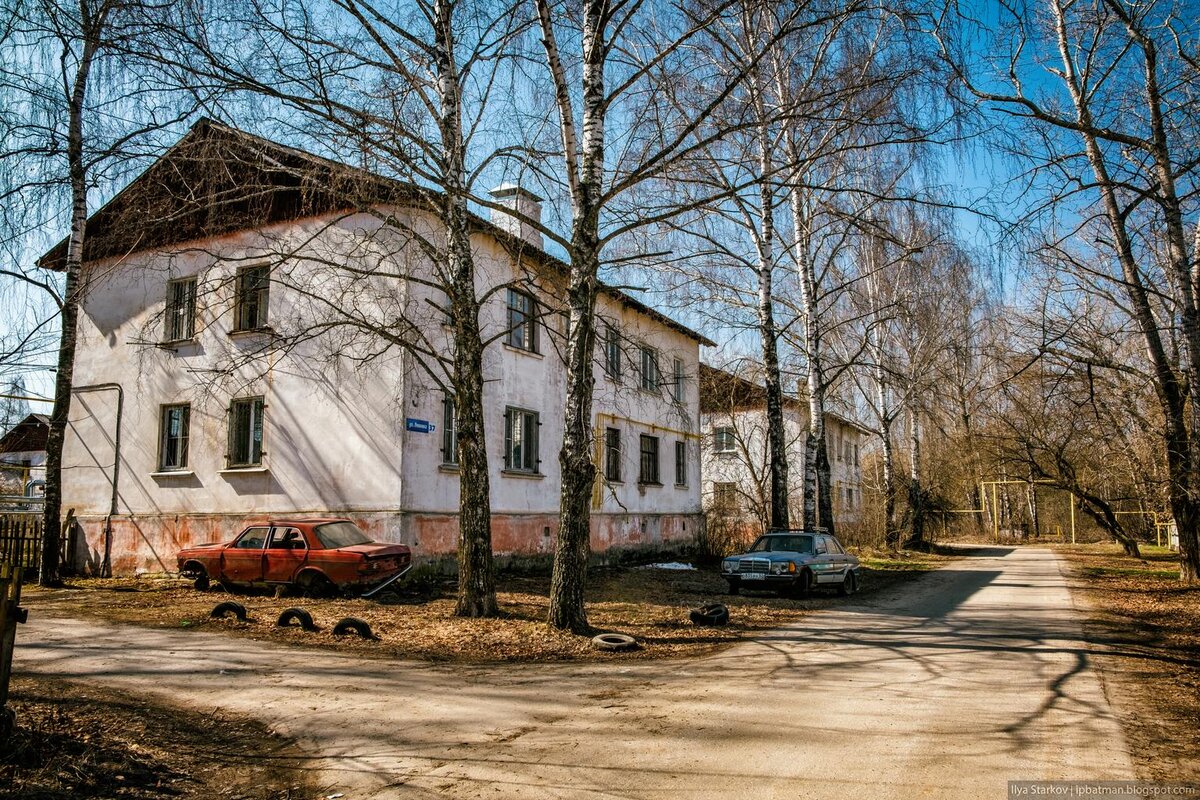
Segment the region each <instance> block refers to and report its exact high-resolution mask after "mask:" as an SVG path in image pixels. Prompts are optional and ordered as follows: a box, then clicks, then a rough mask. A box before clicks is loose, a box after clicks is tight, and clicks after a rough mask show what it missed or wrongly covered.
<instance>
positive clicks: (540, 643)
mask: <svg viewBox="0 0 1200 800" xmlns="http://www.w3.org/2000/svg"><path fill="white" fill-rule="evenodd" d="M947 560H948V557H947V556H940V555H929V554H921V553H902V554H888V555H880V554H864V555H863V563H864V566H865V570H864V577H863V580H862V591H861V592H860V594H862V595H864V596H870V595H871V594H873V593H875V592H878V591H881V590H883V589H886V588H889V587H891V586H894V585H896V584H898V583H902V582H904V581H908V580H912V579H913V578H915V577H917V576H919V575H921V574H922V573H924V572H926V571H928V570H930V569H932V568H934V567H937V566H940V565H942V564H944V563H946V561H947ZM590 577H591V585H590V587H589V595H588V596H589V599H590V602H589V603H588V617H589V620H590V621H591V623H592V625H593V626H594V627H595V628H596V629H597V632H601V631H604V632H609V631H612V632H620V633H626V634H629V635H631V636H633V637H635V638H636V639H637V640H638V642H639V644H640V647H639V649H638V650H637V651H635V652H633V653H623V654H620V655H615V654H609V653H603V652H601V651H597V650H595V649H593V648H592V647H591V643H590V638H589V637H586V636H576V635H573V634H570V633H564V632H562V631H557V630H554V629H552V628H550V627H548V626H547V625H546V624H545V623H544V620H545V618H546V612H547V609H548V602H549V601H548V599H547V598H548V591H549V579H548V578H546V577H507V578H502V579H501V580H500V584H499V593H498V601H499V606H500V610H501V617H500V618H499V619H486V620H481V619H461V618H458V617H455V616H454V615H453V610H454V600H453V591H454V586H453V584H440V585H435V586H432V587H425V590H424V591H423V592H421V593H417V592H416V591H415V590H414V591H411V592H410V593H409V594H408V595H406V596H400V597H396V598H393V599H392V600H391V602H389V603H386V604H385V603H380V602H374V601H367V600H315V599H309V598H298V597H290V598H289V597H278V598H277V597H273V596H271V595H264V594H244V593H243V594H237V595H233V596H231V595H229V594H226V593H224V592H219V591H218V592H198V591H196V590H195V589H193V588H192V587H191V585H190V584H189V583H187V582H185V581H182V580H177V579H169V578H168V579H163V578H137V579H108V580H99V579H87V580H84V579H77V580H71V581H69V582H68V585H67V588H64V589H57V590H43V589H39V588H37V587H29V588H28V589H27V590H26V594H25V597H24V598H23V600H24V603H25V604H26V605H27V606H28V607H29V609H30V613H31V614H39V615H46V616H57V617H67V616H69V617H93V618H99V619H102V620H105V621H110V622H121V623H129V624H135V625H147V626H152V627H164V628H183V629H195V630H206V631H220V632H223V633H228V634H230V635H234V636H246V637H250V638H253V639H270V640H274V641H278V642H285V643H288V644H296V645H303V646H306V647H329V648H336V649H338V650H340V651H343V652H357V653H361V654H364V655H377V656H380V657H386V658H415V659H422V660H430V661H469V662H497V661H568V660H571V661H573V660H604V659H612V658H621V659H629V658H635V659H636V658H664V657H667V658H671V657H682V656H695V655H702V654H704V653H708V652H712V651H713V650H715V649H717V648H720V647H722V646H724V645H727V644H729V643H732V642H734V641H737V640H738V639H741V638H743V637H745V636H748V635H753V634H755V633H759V632H762V631H767V630H772V629H774V628H778V627H780V626H784V625H787V624H789V623H792V622H795V621H796V620H798V619H800V618H802V617H803V616H804V615H806V614H808V613H810V612H811V611H813V610H815V609H822V608H830V607H836V606H837V605H838V604H840V603H844V602H845V600H844V599H843V598H839V597H837V596H836V594H835V593H834V591H833V590H822V591H820V592H817V593H814V595H813V596H812V597H811V598H808V599H805V600H793V599H785V598H777V597H775V596H773V595H770V594H765V593H753V594H742V595H739V596H729V595H727V594H725V591H726V588H725V582H724V581H723V580H721V578H720V576H719V575H718V574H717V572H716V570H715V569H712V568H709V569H699V570H694V571H683V570H664V569H647V568H625V567H622V568H610V569H597V570H594V571H593V572H592V574H591V576H590ZM222 600H235V601H236V602H239V603H241V604H242V605H244V606H245V607H246V609H247V611H248V612H249V614H250V619H251V621H250V622H245V623H243V622H237V621H235V620H233V619H224V620H215V619H212V618H210V616H209V613H210V612H211V610H212V608H213V606H214V605H216V604H217V603H219V602H221V601H222ZM714 601H715V602H721V603H724V604H726V605H727V606H728V607H729V610H730V624H729V625H728V626H727V627H724V628H697V627H696V626H694V625H692V624H691V622H690V621H689V619H688V611H689V609H691V608H694V607H696V606H699V605H702V604H704V603H709V602H714ZM292 606H299V607H303V608H305V609H306V610H308V611H309V612H310V613H311V614H312V616H313V619H314V621H315V622H316V624H317V625H318V626H320V628H321V630H319V631H317V632H306V631H302V630H300V629H299V628H278V627H276V626H275V624H274V623H275V621H276V619H278V617H279V614H280V612H281V611H283V610H284V609H285V608H289V607H292ZM343 617H358V618H360V619H363V620H366V621H367V622H368V623H370V625H371V630H372V632H373V633H374V634H375V636H376V637H377V639H376V640H373V641H363V640H361V639H358V638H357V637H346V636H339V637H335V636H333V634H332V633H331V629H332V628H333V626H334V624H335V623H336V622H337V621H338V620H339V619H341V618H343Z"/></svg>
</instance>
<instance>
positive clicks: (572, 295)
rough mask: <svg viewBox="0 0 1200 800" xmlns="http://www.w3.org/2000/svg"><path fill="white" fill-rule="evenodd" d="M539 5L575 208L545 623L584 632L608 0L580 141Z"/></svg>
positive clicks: (599, 0) (592, 53)
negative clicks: (557, 480)
mask: <svg viewBox="0 0 1200 800" xmlns="http://www.w3.org/2000/svg"><path fill="white" fill-rule="evenodd" d="M536 7H537V12H538V20H539V22H540V24H541V29H542V44H543V46H544V48H545V51H546V62H547V65H548V66H549V68H550V74H551V78H552V79H553V82H554V88H555V99H556V102H557V105H558V113H559V127H560V129H561V136H562V145H563V155H564V159H565V162H566V168H567V172H568V175H567V180H568V185H569V188H570V195H571V213H572V225H571V241H570V247H569V248H568V249H569V253H570V271H569V274H568V276H567V293H566V304H567V309H566V311H567V330H566V341H565V343H564V347H563V359H564V362H565V368H566V403H565V406H564V408H563V443H562V447H561V449H560V450H559V454H558V462H559V470H560V474H561V480H562V488H561V494H560V496H559V522H558V539H557V541H556V542H555V550H554V569H553V573H552V575H551V578H550V610H549V614H548V620H547V621H548V622H549V623H550V625H552V626H553V627H555V628H560V629H563V630H570V631H574V632H576V633H586V632H588V631H590V630H591V626H590V625H589V624H588V620H587V610H586V608H585V606H584V588H585V585H586V582H587V565H588V558H589V555H590V553H591V547H590V544H591V542H590V537H591V497H592V485H593V483H594V482H595V480H596V466H595V464H594V463H593V461H592V391H593V388H594V386H595V375H594V372H593V363H594V359H593V353H594V350H595V345H596V329H595V311H596V296H597V292H598V288H599V272H600V207H601V202H602V200H601V198H602V194H603V177H604V147H605V139H604V136H605V130H604V123H605V103H604V100H605V82H604V62H605V57H606V47H605V38H604V37H605V32H604V28H605V25H606V23H607V19H608V3H606V2H603V0H586V1H585V2H584V3H583V9H582V18H583V29H582V42H581V45H582V51H583V71H582V72H583V74H582V79H583V96H582V98H583V99H582V106H583V107H582V109H581V113H582V128H583V130H582V141H580V140H579V137H577V136H576V133H575V116H574V105H573V103H572V102H571V89H570V85H569V83H568V79H567V73H566V70H565V68H564V66H563V63H562V59H561V57H560V55H559V49H558V42H557V39H556V36H555V31H554V24H553V22H554V21H553V12H552V9H551V2H550V0H536Z"/></svg>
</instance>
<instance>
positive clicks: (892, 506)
mask: <svg viewBox="0 0 1200 800" xmlns="http://www.w3.org/2000/svg"><path fill="white" fill-rule="evenodd" d="M872 372H873V373H874V375H875V395H876V398H877V402H878V403H879V408H880V414H879V440H880V445H881V448H882V451H883V452H882V453H881V459H882V461H883V524H884V542H885V543H886V544H887V546H888V547H889V548H891V549H893V550H895V549H896V548H898V547H899V546H900V525H899V523H898V522H897V521H896V465H895V461H896V456H895V451H894V448H893V447H892V416H891V413H890V412H889V411H888V405H887V384H886V383H884V381H885V375H884V370H883V364H881V363H877V364H876V365H875V368H874V369H873V370H872Z"/></svg>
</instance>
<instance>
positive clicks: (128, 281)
mask: <svg viewBox="0 0 1200 800" xmlns="http://www.w3.org/2000/svg"><path fill="white" fill-rule="evenodd" d="M404 222H405V223H406V224H408V225H411V226H413V227H414V228H415V229H419V230H421V231H422V232H423V233H426V234H431V235H434V236H436V231H435V229H434V228H433V226H432V222H431V220H429V219H427V218H420V217H418V218H412V217H406V218H405V219H404ZM379 227H380V226H379V223H378V222H377V220H376V219H375V217H373V216H369V215H355V216H352V217H350V218H347V219H337V218H335V217H324V218H317V219H309V220H303V221H300V222H296V223H289V224H286V225H279V226H274V227H271V228H268V229H264V230H263V231H259V232H254V233H251V232H244V233H240V234H236V235H230V236H226V237H221V238H218V239H213V240H208V241H204V242H197V243H191V244H189V245H188V246H185V247H178V248H175V249H174V250H173V251H171V252H156V253H141V254H135V255H133V256H131V257H129V258H126V259H124V260H122V261H120V262H119V263H117V262H109V263H102V264H92V265H89V267H88V270H89V274H90V275H91V279H92V284H91V286H90V288H89V292H88V295H87V297H86V298H85V301H84V303H83V308H82V312H83V313H82V315H81V322H80V339H79V350H78V355H77V362H76V363H77V366H76V376H75V379H76V384H77V385H78V386H84V385H90V384H98V383H118V384H120V385H121V386H122V387H124V390H125V398H124V411H123V416H122V428H123V430H122V442H121V466H120V471H121V475H120V502H119V507H118V513H119V514H133V515H143V516H144V515H188V514H256V513H262V514H269V513H293V512H309V511H314V512H319V511H324V510H331V509H336V510H339V511H363V512H367V511H384V510H397V509H404V510H407V511H416V512H436V513H453V512H456V511H457V510H458V475H457V474H456V472H454V471H453V470H447V469H444V468H443V467H442V463H441V462H442V456H441V444H442V437H441V427H442V398H443V387H442V385H441V384H440V383H439V379H443V380H444V378H445V377H446V375H447V374H446V373H445V372H444V370H445V369H447V368H448V365H447V364H445V363H444V362H439V357H447V356H448V355H449V347H448V338H447V337H448V335H449V329H448V328H447V327H445V326H444V324H443V320H444V314H443V312H442V311H441V310H440V308H439V307H440V306H443V305H444V302H445V301H444V298H443V297H441V296H440V292H438V291H437V290H436V289H433V288H431V287H428V286H425V285H422V284H421V283H419V282H414V283H408V282H406V281H404V280H400V279H395V278H384V277H380V276H378V275H376V276H374V277H372V276H361V275H352V274H350V273H348V272H347V271H346V270H345V269H344V268H342V267H343V265H344V264H346V263H353V264H355V265H357V266H358V267H360V268H361V267H362V266H364V265H369V266H375V267H378V268H379V270H381V271H382V270H386V271H387V272H389V273H393V274H397V275H403V274H406V273H412V274H416V275H418V276H421V277H424V278H428V277H429V276H430V275H431V269H432V268H431V266H430V265H429V264H428V263H425V262H423V261H422V260H420V257H419V251H417V250H416V248H414V247H411V246H409V245H407V244H406V243H405V242H404V241H402V240H401V239H400V237H398V235H396V234H394V233H393V232H391V231H385V232H382V233H381V232H380V231H379ZM473 244H474V246H475V249H476V257H477V267H478V272H479V277H478V284H479V285H478V287H477V289H478V291H479V292H480V294H481V295H482V294H484V293H487V292H491V291H492V290H493V289H494V288H495V287H497V286H500V285H502V284H504V283H507V282H509V281H511V280H512V279H513V278H514V277H516V276H517V275H528V274H529V273H528V272H526V270H528V269H530V268H529V267H528V266H522V267H521V268H520V269H518V266H517V265H515V264H514V261H513V258H512V257H511V255H510V254H509V253H508V252H506V251H505V250H504V249H503V248H502V247H501V246H500V245H499V243H498V242H496V240H495V239H493V238H492V237H490V236H487V235H485V234H480V235H478V236H476V237H475V239H474V241H473ZM281 254H287V257H283V256H282V255H281ZM258 263H271V264H273V265H274V266H273V271H272V284H271V293H270V313H269V323H270V325H271V327H272V328H274V329H275V331H276V332H277V333H278V334H280V335H281V336H282V337H283V338H282V339H273V338H272V337H270V336H268V335H266V334H260V333H245V334H242V333H238V334H232V335H231V329H232V327H233V305H234V287H233V284H232V280H233V276H234V274H235V272H236V269H237V268H238V267H240V266H249V265H253V264H258ZM192 275H195V276H197V278H198V281H199V289H198V294H199V297H198V302H197V322H196V327H197V334H196V337H195V340H194V342H191V343H187V344H184V345H181V346H179V347H177V348H175V349H173V350H167V349H162V348H160V347H157V346H156V345H157V344H159V343H160V342H161V341H162V339H163V338H164V334H163V322H162V313H163V308H164V303H165V296H166V282H167V281H168V280H170V279H174V278H180V277H187V276H192ZM533 277H534V279H535V282H536V283H537V284H538V285H539V286H541V287H542V290H541V295H542V299H543V301H544V302H545V303H546V304H547V306H548V307H551V308H552V307H554V306H555V305H556V304H557V301H556V300H555V299H554V295H555V291H554V289H553V286H554V282H555V281H556V280H558V279H559V278H560V276H556V275H553V274H545V275H533ZM505 309H506V296H505V292H504V291H499V292H494V293H492V294H491V295H490V296H489V298H488V299H487V301H486V302H485V304H484V309H483V329H484V335H485V337H492V336H495V337H498V338H497V340H496V341H495V342H493V343H492V344H490V345H489V346H488V348H487V350H486V352H485V359H484V378H485V381H486V383H485V403H486V407H487V419H486V435H487V438H488V451H489V465H490V472H491V489H492V504H493V510H494V511H495V512H497V513H501V514H503V513H512V514H531V513H532V514H537V513H551V514H552V513H555V512H556V511H557V508H558V492H559V477H558V475H559V470H558V448H559V444H560V442H561V439H562V420H561V414H562V404H563V395H564V391H565V390H564V370H563V366H562V362H561V359H560V357H559V346H560V344H561V336H562V322H561V317H560V316H558V315H556V314H551V315H549V316H548V317H547V318H546V319H545V320H544V324H543V329H542V331H541V335H540V350H541V353H540V354H537V355H533V354H529V353H526V352H523V351H520V350H516V349H514V348H511V347H508V346H507V345H505V344H504V343H503V342H502V336H501V334H502V332H503V331H504V329H505V327H506V310H505ZM600 310H601V314H602V315H604V316H605V317H606V318H608V319H610V320H613V321H616V322H617V324H619V325H620V326H621V328H622V330H623V331H624V332H625V335H626V336H627V337H628V338H629V339H630V341H633V342H639V341H646V342H647V343H649V344H651V345H653V346H654V347H655V348H656V349H657V350H658V351H659V363H660V369H661V372H662V377H663V380H664V381H669V380H670V377H671V365H672V359H673V358H675V357H679V358H681V359H682V360H683V362H684V365H685V376H686V379H685V397H684V400H683V402H682V403H675V402H674V401H673V399H672V398H671V397H670V393H669V389H668V387H667V386H664V387H663V388H662V390H661V391H660V392H657V393H652V392H643V391H641V390H640V389H639V388H638V387H637V384H636V374H637V372H636V369H635V368H634V367H635V362H634V361H633V359H635V358H636V355H637V354H636V351H632V352H631V353H630V354H629V358H630V362H629V363H628V364H627V365H626V370H625V380H624V382H623V383H622V384H621V385H616V384H613V383H612V382H611V381H608V380H607V379H606V378H605V377H603V374H604V373H603V366H602V358H603V353H602V351H601V350H600V349H598V350H597V359H598V365H597V376H598V377H597V393H596V402H595V414H596V416H595V420H596V423H597V424H598V425H599V426H600V427H604V426H605V425H611V424H616V425H617V426H618V427H621V428H622V430H623V432H624V443H625V447H626V465H625V470H624V472H625V476H626V480H625V482H624V484H623V485H621V486H617V487H613V491H612V492H610V493H606V494H605V495H604V499H603V502H602V505H601V508H600V509H599V510H600V511H602V512H612V513H623V512H626V511H628V512H630V513H654V514H680V513H699V511H700V508H701V503H700V447H699V439H698V430H697V423H696V416H697V409H698V407H699V395H698V389H697V386H696V375H697V372H698V368H699V367H698V365H699V344H698V343H697V342H696V341H695V340H694V339H692V338H691V337H689V336H686V335H684V334H682V333H679V332H677V331H675V330H673V329H671V328H669V327H667V326H665V325H664V324H663V323H662V322H660V321H658V320H655V319H653V318H651V317H650V316H649V315H646V314H644V313H641V312H639V311H636V310H634V309H632V308H629V307H628V306H626V305H625V304H622V303H619V302H617V301H616V300H615V299H613V298H611V297H605V298H603V299H602V301H601V308H600ZM343 312H350V313H352V314H353V315H354V317H355V319H359V320H361V321H362V322H364V324H372V325H380V326H387V325H388V324H389V323H390V322H392V321H394V320H395V319H397V318H399V317H401V316H408V317H410V318H413V319H417V320H419V321H421V325H420V327H421V328H422V330H423V332H424V335H425V336H426V337H427V344H428V349H429V353H428V354H426V355H424V356H420V357H417V356H413V355H411V354H402V353H401V352H400V351H399V349H398V348H391V349H388V348H386V347H381V346H380V339H379V337H377V336H373V335H369V334H361V333H355V332H354V331H352V330H347V329H345V328H335V329H331V330H327V331H325V332H324V333H323V334H322V335H321V336H320V337H318V338H315V339H312V340H304V339H303V338H299V339H294V338H293V337H297V336H298V335H299V334H301V333H302V332H303V331H304V330H305V329H306V328H308V327H310V326H311V325H313V324H314V323H321V322H325V321H329V320H333V319H339V318H342V317H344V313H343ZM360 361H361V362H362V363H360ZM259 394H261V395H263V396H264V397H265V402H266V412H265V430H264V450H265V451H266V455H265V457H264V466H265V469H263V470H258V471H230V470H227V469H226V468H225V466H226V465H225V453H226V442H227V411H226V410H227V408H228V405H229V401H230V399H231V398H234V397H244V396H251V395H259ZM115 402H116V394H115V393H114V392H109V391H103V392H96V393H87V394H80V395H78V396H77V397H76V400H75V403H74V404H73V409H72V414H71V418H70V432H69V435H68V439H67V446H66V452H65V455H64V458H65V463H66V469H67V479H66V481H65V486H64V489H65V506H66V507H72V508H75V509H76V513H77V514H79V515H80V516H86V515H101V514H106V513H107V512H108V505H109V497H110V494H109V493H110V490H111V482H110V479H111V475H112V465H113V461H114V442H113V438H114V434H115V422H116V408H115ZM182 402H188V403H190V404H191V423H190V446H189V463H188V467H189V469H188V471H187V473H184V474H173V475H161V474H159V475H156V474H155V473H156V472H157V466H158V442H159V417H160V410H161V406H162V405H164V404H173V403H182ZM507 406H516V407H520V408H525V409H529V410H533V411H537V412H539V414H540V421H541V429H540V448H539V455H540V458H541V472H542V476H541V477H527V476H517V475H512V474H506V473H505V472H504V471H503V463H504V453H503V449H504V412H505V408H506V407H507ZM409 417H412V418H417V419H424V420H427V421H429V422H432V423H434V425H435V426H436V427H437V430H436V431H435V432H433V433H429V434H422V433H415V432H408V431H406V430H405V420H406V418H409ZM616 418H619V419H616ZM641 432H647V433H652V434H654V435H658V436H660V475H661V477H662V483H663V485H662V486H646V487H640V486H638V484H637V464H638V454H637V443H638V439H637V437H638V434H639V433H641ZM677 438H682V439H685V440H686V441H687V442H688V473H689V474H688V479H687V483H686V486H684V487H676V486H675V481H674V442H675V440H676V439H677Z"/></svg>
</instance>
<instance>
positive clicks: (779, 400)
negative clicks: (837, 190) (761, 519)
mask: <svg viewBox="0 0 1200 800" xmlns="http://www.w3.org/2000/svg"><path fill="white" fill-rule="evenodd" d="M758 112H759V121H760V130H759V136H758V144H759V174H760V175H761V176H762V179H761V182H760V184H759V212H760V218H759V231H758V234H757V236H756V239H757V240H758V241H757V245H758V333H759V339H760V341H761V343H762V360H763V373H764V383H765V386H766V394H767V397H766V400H767V447H768V460H769V463H770V483H771V498H770V503H771V505H770V527H771V528H773V529H776V530H787V529H788V528H790V527H791V524H790V520H789V514H790V511H789V508H788V460H787V434H786V431H785V430H784V423H783V381H782V379H781V377H780V374H779V331H778V329H777V327H776V325H775V313H774V302H775V301H774V290H773V286H772V274H773V271H774V269H775V258H774V240H775V219H774V216H775V198H774V190H773V189H772V186H771V184H770V182H769V180H768V179H767V177H766V176H768V175H770V174H771V152H770V146H769V145H768V143H767V138H768V132H767V130H766V126H765V113H764V112H763V111H762V109H761V104H760V108H759V109H758Z"/></svg>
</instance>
